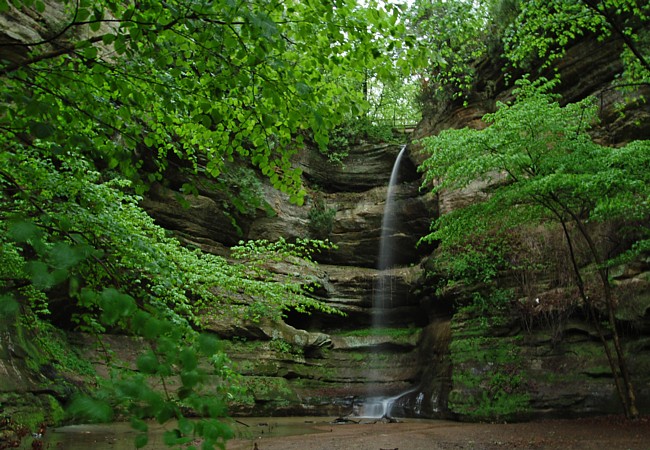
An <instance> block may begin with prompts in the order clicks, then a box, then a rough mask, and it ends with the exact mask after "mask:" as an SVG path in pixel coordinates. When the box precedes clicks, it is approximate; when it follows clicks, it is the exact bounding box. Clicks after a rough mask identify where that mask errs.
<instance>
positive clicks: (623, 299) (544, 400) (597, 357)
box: [412, 39, 650, 420]
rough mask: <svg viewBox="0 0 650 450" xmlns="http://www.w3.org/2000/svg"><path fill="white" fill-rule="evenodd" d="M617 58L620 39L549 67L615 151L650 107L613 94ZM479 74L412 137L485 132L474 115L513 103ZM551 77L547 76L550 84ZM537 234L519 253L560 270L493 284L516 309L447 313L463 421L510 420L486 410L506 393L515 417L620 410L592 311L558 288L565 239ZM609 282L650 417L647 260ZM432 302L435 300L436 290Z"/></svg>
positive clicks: (587, 43)
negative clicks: (594, 110)
mask: <svg viewBox="0 0 650 450" xmlns="http://www.w3.org/2000/svg"><path fill="white" fill-rule="evenodd" d="M620 52H621V42H620V41H618V40H609V41H605V42H597V41H595V40H592V39H584V40H581V41H579V42H577V43H575V44H574V45H573V46H572V47H570V48H569V49H568V51H567V53H566V56H565V57H564V58H563V59H562V60H561V61H559V62H558V64H557V66H556V68H557V70H558V71H559V74H560V76H561V80H562V83H561V84H560V85H559V87H558V89H557V92H558V93H559V94H560V95H561V98H562V101H563V102H565V103H569V102H575V101H578V100H581V99H583V98H585V97H587V96H595V97H596V98H597V99H598V100H599V105H600V111H599V113H600V119H601V122H600V123H599V124H598V125H597V126H596V127H595V128H594V129H593V130H592V132H591V133H592V136H593V138H594V140H596V141H597V142H599V143H602V144H604V145H611V146H617V145H622V144H625V143H626V142H629V141H632V140H637V139H648V138H650V134H649V133H650V108H649V107H648V105H647V104H646V103H644V102H638V101H637V100H638V97H637V96H642V95H643V96H647V95H648V93H649V92H650V91H649V90H648V88H647V86H644V87H641V88H640V89H639V91H637V92H636V94H634V95H632V96H631V98H630V97H628V98H625V94H622V93H621V92H620V91H619V90H617V89H615V88H614V87H613V86H614V85H615V83H616V77H617V74H618V73H620V72H621V70H622V66H621V62H620V58H619V55H620ZM477 69H478V80H477V82H476V85H475V88H474V91H473V92H472V94H471V96H470V99H469V101H468V103H467V104H462V103H461V102H460V101H455V102H453V101H450V102H446V103H441V104H437V105H433V107H432V109H431V110H430V112H429V114H428V115H427V116H426V117H425V118H424V120H423V121H422V122H421V124H420V126H419V127H418V128H417V129H416V130H415V132H414V136H413V137H414V138H419V137H425V136H431V135H436V134H438V133H439V132H440V131H442V130H444V129H448V128H463V127H470V128H474V129H482V128H484V127H485V126H486V124H485V123H484V122H483V121H482V120H481V117H482V116H483V115H484V114H486V113H491V112H494V111H495V108H496V103H497V102H498V101H501V102H504V101H508V100H511V99H512V87H511V86H510V87H509V86H507V85H506V84H505V81H504V73H503V71H502V68H501V67H500V66H498V64H497V63H495V62H493V61H484V62H483V63H482V64H481V65H479V66H478V67H477ZM552 75H553V74H552V73H550V72H549V73H547V74H546V76H547V78H551V77H552ZM623 105H624V106H623ZM621 112H623V113H624V114H621ZM412 155H413V156H412V157H413V159H414V160H416V161H420V162H421V161H423V160H424V158H425V157H426V155H424V154H423V153H420V152H419V151H418V147H417V146H414V147H413V151H412ZM485 195H489V186H488V185H487V184H486V183H483V182H478V181H477V182H475V183H473V184H472V185H470V186H469V187H468V188H466V189H465V190H463V191H460V192H453V193H450V192H441V193H440V196H439V210H440V214H444V213H447V212H449V211H453V210H454V209H457V208H461V207H463V206H465V205H467V204H470V203H471V202H472V201H475V199H477V198H479V197H481V196H485ZM646 226H647V222H646ZM556 231H559V230H556ZM544 233H549V231H548V230H539V232H538V233H535V234H534V235H527V236H522V242H523V243H524V244H525V245H523V246H522V248H525V247H526V245H536V246H537V250H538V253H537V254H536V256H535V257H536V258H538V259H537V260H539V261H542V262H544V263H548V262H549V261H555V260H558V261H564V264H565V266H564V267H562V263H559V264H558V265H557V266H556V267H559V268H558V269H557V272H556V273H550V272H549V273H537V274H535V275H534V276H533V277H531V278H530V279H526V276H529V275H530V274H524V275H525V276H522V274H502V277H501V280H500V285H501V286H502V287H505V288H513V289H515V292H518V293H519V294H520V295H521V299H520V300H519V303H515V304H512V305H511V307H510V308H509V309H508V310H507V311H502V312H494V311H492V312H490V315H492V314H494V316H495V317H490V318H489V319H488V318H486V317H485V314H484V315H482V314H481V313H480V311H478V310H476V309H475V310H474V311H468V310H454V311H453V312H452V313H451V315H450V316H451V319H450V321H451V325H450V326H451V341H450V342H451V344H450V348H449V355H450V359H451V361H450V364H451V368H450V372H451V378H452V380H453V381H452V385H451V390H450V392H449V402H448V403H447V406H448V408H449V410H450V412H452V413H454V414H456V415H457V416H458V417H461V418H473V419H476V418H481V419H483V420H503V419H504V417H505V416H501V415H500V413H501V412H502V411H499V410H498V408H497V407H496V406H495V404H496V403H495V402H493V403H490V402H489V401H484V399H485V398H487V396H489V395H495V393H497V392H501V394H504V399H506V400H505V401H504V402H502V403H499V405H501V406H503V405H505V404H506V403H508V402H510V405H514V404H515V403H516V402H521V403H520V404H519V405H518V406H516V407H513V408H512V409H513V410H518V411H520V415H519V416H518V418H531V417H541V416H553V417H572V416H573V417H575V416H584V415H589V414H605V413H613V414H619V413H621V411H622V407H621V404H620V400H619V398H618V396H617V392H616V386H615V383H614V379H613V375H612V372H611V369H610V366H609V364H608V361H607V359H606V357H605V352H604V350H603V345H602V343H601V341H600V337H599V335H598V333H597V331H596V328H595V326H594V324H593V321H592V319H591V318H590V312H589V311H588V308H587V307H585V306H584V305H578V304H575V303H573V302H572V300H571V299H572V298H573V297H575V292H571V290H570V289H567V288H558V287H557V286H559V285H561V284H562V283H563V282H562V278H563V277H567V276H568V275H567V274H570V273H571V271H572V268H571V267H570V266H569V263H568V261H569V255H568V253H567V251H566V248H564V247H565V245H564V244H563V237H562V234H561V233H560V232H558V233H556V234H553V232H550V234H552V236H544ZM616 234H617V233H616V226H609V227H608V226H606V225H605V226H604V227H603V229H602V230H597V232H596V233H595V235H597V236H599V242H598V245H599V246H607V245H610V244H611V243H612V242H617V237H616ZM526 242H528V244H526ZM532 242H535V243H534V244H532ZM560 247H562V248H561V249H560ZM553 264H555V262H554V263H553ZM611 276H612V279H613V285H614V291H615V292H614V295H615V297H616V298H617V299H618V301H619V302H620V306H619V309H618V311H617V317H616V318H617V321H618V323H619V325H620V329H621V334H622V340H623V347H624V351H625V353H626V355H627V358H628V364H629V370H630V372H631V378H632V381H633V384H634V386H635V389H636V395H637V402H638V406H639V408H640V410H641V412H642V413H647V412H648V411H650V409H649V408H650V388H649V386H650V378H649V375H648V373H649V372H648V367H650V366H649V364H650V358H649V357H648V355H649V354H650V352H648V344H649V342H650V341H649V337H648V330H649V329H650V296H649V293H650V264H649V261H648V259H647V255H646V257H645V259H643V258H642V259H641V260H640V261H637V262H636V263H635V264H632V265H631V267H627V266H625V267H617V268H614V269H612V275H611ZM564 286H566V284H565V285H564ZM478 290H479V287H471V286H470V287H466V289H465V290H462V291H461V290H456V291H453V292H449V293H448V294H447V295H445V296H443V297H438V298H436V299H435V301H436V302H438V303H439V304H445V303H450V302H454V301H458V300H459V299H462V298H468V297H469V296H470V295H471V293H472V291H478ZM468 291H469V292H468ZM431 295H432V297H435V294H434V293H433V292H432V293H431ZM597 308H600V311H601V313H602V312H603V311H604V309H605V308H604V305H600V306H597ZM605 339H606V340H607V341H608V344H609V345H610V346H611V344H612V343H611V336H610V335H609V334H606V336H605ZM486 394H487V396H486ZM506 408H507V406H506ZM511 418H512V417H511Z"/></svg>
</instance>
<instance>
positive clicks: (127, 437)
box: [20, 417, 332, 450]
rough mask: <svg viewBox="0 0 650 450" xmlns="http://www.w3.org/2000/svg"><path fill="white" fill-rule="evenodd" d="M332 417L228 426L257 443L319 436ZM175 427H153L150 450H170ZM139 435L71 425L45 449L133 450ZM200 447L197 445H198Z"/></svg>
mask: <svg viewBox="0 0 650 450" xmlns="http://www.w3.org/2000/svg"><path fill="white" fill-rule="evenodd" d="M331 421H332V418H331V417H328V418H325V417H313V418H311V417H310V418H305V417H301V418H298V417H246V418H241V419H236V420H233V419H230V420H228V424H229V425H230V427H231V428H232V430H233V431H234V433H235V438H236V439H241V440H254V439H259V438H264V437H279V436H290V435H297V434H310V433H318V432H320V431H322V430H319V429H318V426H320V425H323V424H327V423H330V422H331ZM173 428H174V424H166V425H158V424H156V423H151V424H149V443H148V444H147V446H146V447H143V448H144V449H147V450H163V449H164V450H168V449H169V447H167V446H166V445H165V444H164V441H163V434H164V433H165V431H168V430H170V429H173ZM138 434H139V432H137V431H135V430H133V429H132V428H131V426H130V425H129V424H128V423H113V424H106V425H70V426H66V427H60V428H55V429H50V430H48V431H47V432H46V434H45V436H44V437H43V447H42V448H43V449H52V450H54V449H62V450H88V449H92V450H133V449H134V448H135V445H134V441H135V437H136V436H137V435H138ZM195 445H196V443H195ZM20 448H22V449H31V448H33V447H32V445H31V440H25V442H23V445H22V446H21V447H20Z"/></svg>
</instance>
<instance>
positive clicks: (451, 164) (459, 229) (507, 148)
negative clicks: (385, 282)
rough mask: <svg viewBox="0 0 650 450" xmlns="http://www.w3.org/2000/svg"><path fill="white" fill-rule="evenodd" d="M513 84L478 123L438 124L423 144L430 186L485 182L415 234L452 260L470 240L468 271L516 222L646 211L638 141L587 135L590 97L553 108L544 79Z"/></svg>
mask: <svg viewBox="0 0 650 450" xmlns="http://www.w3.org/2000/svg"><path fill="white" fill-rule="evenodd" d="M519 86H520V89H519V90H518V92H517V94H518V99H517V101H516V102H515V103H513V104H512V105H504V104H501V105H499V110H498V111H497V112H496V113H494V114H488V115H486V116H485V117H484V119H485V120H486V122H488V123H489V124H491V126H489V127H488V128H486V129H484V130H481V131H477V130H471V129H463V130H446V131H443V132H441V133H440V135H439V136H436V137H431V138H426V139H424V140H423V143H424V144H425V147H426V148H427V150H428V151H429V152H430V157H429V158H428V159H427V160H426V161H425V162H424V163H423V165H422V167H421V169H422V170H423V171H425V180H426V181H425V184H426V185H429V186H430V185H434V188H433V189H434V192H438V191H440V190H443V189H445V190H446V189H450V190H460V189H465V188H467V187H468V186H469V185H470V184H471V183H473V182H475V181H476V180H480V181H482V182H484V183H485V185H486V186H487V187H486V188H485V189H486V190H487V195H482V196H480V197H477V199H476V201H474V202H473V203H472V204H471V205H469V206H467V207H465V208H462V209H460V210H457V211H454V212H453V213H451V214H447V215H444V216H442V217H441V218H439V219H437V220H436V221H435V222H434V224H433V227H432V230H433V231H432V232H431V233H430V234H429V235H428V236H427V237H426V238H425V240H427V241H440V243H441V251H442V252H444V253H445V255H449V256H451V257H452V258H456V259H457V260H458V259H459V260H460V261H461V262H460V263H461V264H464V262H463V261H465V260H467V259H468V256H467V255H466V254H464V253H463V249H467V248H477V245H478V248H479V251H478V252H477V254H478V255H482V256H484V257H485V258H487V260H488V261H487V262H485V261H483V262H481V261H478V264H476V266H478V267H477V269H478V268H480V266H482V265H484V264H489V260H490V258H488V257H489V256H490V255H491V254H490V252H483V250H482V249H483V248H485V247H487V248H494V246H493V245H492V244H491V242H494V240H493V237H494V236H501V237H502V238H500V239H506V240H507V237H508V230H513V229H514V228H515V227H517V226H519V225H521V224H531V223H544V222H546V221H548V220H552V221H556V222H557V221H560V222H562V221H563V222H567V221H573V220H574V218H575V217H578V216H579V217H581V218H582V219H583V220H588V221H598V222H602V221H606V220H616V219H620V220H623V221H643V220H645V219H647V217H648V216H649V214H650V206H649V205H648V201H647V199H648V196H649V195H650V191H649V190H648V186H649V185H650V183H649V182H650V179H649V175H648V171H647V170H646V168H647V167H648V166H649V164H650V151H649V145H648V142H646V141H637V142H631V143H629V144H628V145H626V146H622V147H618V148H608V147H604V146H601V145H599V144H597V143H595V142H593V141H592V140H591V138H590V137H589V135H588V134H587V130H588V128H589V126H590V125H591V124H592V123H593V121H594V120H595V107H594V104H593V101H592V100H591V99H586V100H584V101H582V102H579V103H574V104H568V105H566V106H560V105H559V104H558V103H557V102H556V101H555V98H554V97H553V96H552V95H551V94H549V93H548V90H549V89H550V88H551V87H552V84H547V85H545V86H540V87H538V86H536V85H534V84H531V83H528V82H526V81H521V82H520V83H519ZM635 228H636V227H635ZM636 233H637V235H636V236H637V237H636V239H637V240H638V239H641V240H642V241H643V240H647V239H648V229H647V228H644V227H643V226H642V227H641V228H640V229H639V228H637V231H636ZM477 243H478V244H477ZM459 249H460V250H461V251H460V252H459V251H458V250H459ZM497 250H507V247H505V246H503V245H498V246H497ZM485 258H481V260H485ZM454 264H455V263H454ZM469 264H473V263H472V262H471V261H470V262H469Z"/></svg>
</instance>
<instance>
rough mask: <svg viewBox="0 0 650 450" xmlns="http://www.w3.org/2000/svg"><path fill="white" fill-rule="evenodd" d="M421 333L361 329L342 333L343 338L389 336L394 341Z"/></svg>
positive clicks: (417, 330)
mask: <svg viewBox="0 0 650 450" xmlns="http://www.w3.org/2000/svg"><path fill="white" fill-rule="evenodd" d="M419 332H420V329H419V328H359V329H356V330H350V331H346V332H344V333H341V334H340V335H341V336H357V337H368V336H388V337H391V338H394V339H408V338H411V337H413V336H414V335H415V334H418V333H419Z"/></svg>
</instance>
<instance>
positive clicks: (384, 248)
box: [360, 145, 411, 419]
mask: <svg viewBox="0 0 650 450" xmlns="http://www.w3.org/2000/svg"><path fill="white" fill-rule="evenodd" d="M405 153H406V145H404V146H402V149H401V150H400V152H399V153H398V155H397V158H396V159H395V163H394V164H393V169H392V171H391V175H390V180H389V182H388V190H387V192H386V203H385V205H384V214H383V216H382V220H381V239H380V241H379V258H378V263H377V269H378V270H379V274H378V277H377V282H376V284H375V287H374V292H373V301H372V309H373V311H372V318H373V319H372V320H373V322H372V325H373V328H374V329H375V330H379V329H381V328H384V327H386V325H387V322H388V321H387V319H388V314H390V309H391V308H392V306H393V289H392V286H393V275H392V273H391V269H392V268H393V266H394V265H395V245H396V243H395V239H394V235H395V233H396V232H397V227H396V225H397V217H396V215H397V214H396V202H395V191H396V189H397V185H398V182H399V177H398V175H399V170H400V164H401V162H402V158H403V156H404V154H405ZM375 356H377V355H375ZM370 375H371V377H370V378H371V379H373V381H374V382H377V381H378V380H377V378H378V377H377V375H378V371H375V373H372V374H370ZM410 392H411V391H407V392H403V393H400V394H399V395H396V396H393V397H381V396H376V392H375V393H373V392H369V396H368V398H366V399H365V401H364V403H363V406H362V410H361V412H360V415H361V417H367V418H378V419H379V418H388V417H391V409H392V407H393V404H394V403H395V402H396V401H398V400H399V398H400V397H402V396H404V395H406V394H407V393H410ZM373 395H374V396H373Z"/></svg>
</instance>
